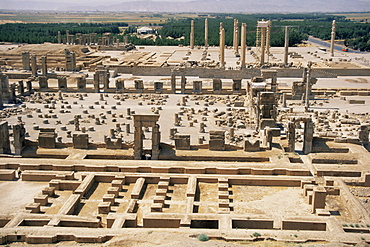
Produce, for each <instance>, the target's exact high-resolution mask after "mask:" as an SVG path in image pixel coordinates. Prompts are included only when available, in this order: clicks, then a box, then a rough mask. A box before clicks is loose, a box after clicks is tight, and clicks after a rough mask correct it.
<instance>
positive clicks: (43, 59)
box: [41, 55, 48, 76]
mask: <svg viewBox="0 0 370 247" xmlns="http://www.w3.org/2000/svg"><path fill="white" fill-rule="evenodd" d="M41 72H42V75H43V76H46V75H47V74H48V64H47V57H46V55H45V56H42V57H41Z"/></svg>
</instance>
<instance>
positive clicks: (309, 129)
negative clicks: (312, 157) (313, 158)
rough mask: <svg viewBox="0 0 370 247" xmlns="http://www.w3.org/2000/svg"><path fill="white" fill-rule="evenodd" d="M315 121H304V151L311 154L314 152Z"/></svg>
mask: <svg viewBox="0 0 370 247" xmlns="http://www.w3.org/2000/svg"><path fill="white" fill-rule="evenodd" d="M313 132H314V123H313V122H312V121H305V123H304V139H303V153H304V154H309V153H311V152H312V141H313Z"/></svg>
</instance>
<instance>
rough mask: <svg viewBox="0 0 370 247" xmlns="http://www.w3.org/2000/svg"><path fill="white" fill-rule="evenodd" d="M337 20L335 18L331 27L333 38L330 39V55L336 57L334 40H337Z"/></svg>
mask: <svg viewBox="0 0 370 247" xmlns="http://www.w3.org/2000/svg"><path fill="white" fill-rule="evenodd" d="M335 26H336V23H335V20H333V23H332V27H331V40H330V56H332V57H334V40H335Z"/></svg>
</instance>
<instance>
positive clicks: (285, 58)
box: [284, 26, 289, 65]
mask: <svg viewBox="0 0 370 247" xmlns="http://www.w3.org/2000/svg"><path fill="white" fill-rule="evenodd" d="M288 56H289V27H288V26H286V27H285V43H284V65H287V64H288Z"/></svg>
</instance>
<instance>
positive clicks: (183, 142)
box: [174, 134, 190, 150]
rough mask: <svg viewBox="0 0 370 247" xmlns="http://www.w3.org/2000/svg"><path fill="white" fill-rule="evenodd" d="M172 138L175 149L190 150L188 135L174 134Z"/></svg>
mask: <svg viewBox="0 0 370 247" xmlns="http://www.w3.org/2000/svg"><path fill="white" fill-rule="evenodd" d="M174 139H175V148H176V149H177V150H190V135H180V134H175V138H174Z"/></svg>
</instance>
